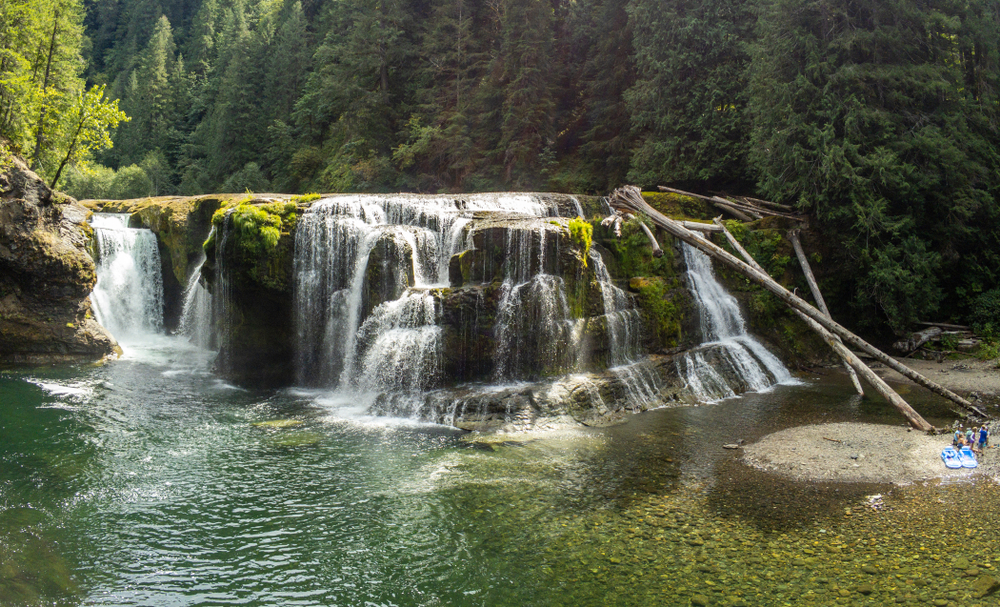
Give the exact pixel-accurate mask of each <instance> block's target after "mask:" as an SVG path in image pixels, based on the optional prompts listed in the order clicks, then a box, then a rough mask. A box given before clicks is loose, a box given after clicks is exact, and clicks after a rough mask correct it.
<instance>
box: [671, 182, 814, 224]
mask: <svg viewBox="0 0 1000 607" xmlns="http://www.w3.org/2000/svg"><path fill="white" fill-rule="evenodd" d="M657 187H658V188H659V190H660V191H661V192H671V193H674V194H680V195H682V196H690V197H692V198H699V199H701V200H705V201H707V202H710V203H712V204H713V205H715V206H716V207H718V208H720V209H722V210H723V211H726V212H728V213H730V214H731V215H732V216H734V217H736V218H737V219H739V220H740V221H754V220H756V219H761V218H763V217H764V216H765V215H767V216H771V217H786V218H788V219H794V220H796V221H804V218H803V217H801V216H799V215H794V214H792V213H784V212H781V211H775V210H774V209H773V208H767V207H768V206H772V207H773V206H783V207H785V208H787V209H789V210H793V209H792V208H791V207H789V206H787V205H777V204H776V203H767V202H766V201H761V200H757V199H756V198H738V199H734V198H722V197H721V196H704V195H702V194H695V193H694V192H688V191H685V190H678V189H677V188H668V187H667V186H665V185H661V186H657ZM761 202H763V203H765V204H763V205H761V204H757V203H761Z"/></svg>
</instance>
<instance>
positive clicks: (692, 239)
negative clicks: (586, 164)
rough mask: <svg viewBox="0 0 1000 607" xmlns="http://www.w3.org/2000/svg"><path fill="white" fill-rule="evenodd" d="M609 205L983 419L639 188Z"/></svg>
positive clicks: (618, 195) (622, 191) (964, 402)
mask: <svg viewBox="0 0 1000 607" xmlns="http://www.w3.org/2000/svg"><path fill="white" fill-rule="evenodd" d="M610 204H611V206H612V207H615V208H619V209H624V210H627V211H629V212H632V213H645V214H646V215H648V216H649V217H650V219H652V220H653V223H654V224H656V225H658V226H660V227H662V228H663V229H664V230H666V231H667V232H668V233H669V234H670V235H671V236H674V237H675V238H678V239H680V240H681V241H683V242H686V243H688V244H690V245H691V246H693V247H697V248H698V249H699V250H701V251H702V252H703V253H705V254H706V255H708V256H710V257H712V258H713V259H717V260H719V261H721V262H722V263H724V264H726V265H727V266H729V267H731V268H733V269H734V270H736V271H737V272H740V273H741V274H743V275H744V276H746V277H747V278H749V279H750V280H753V281H754V282H757V283H759V284H760V285H761V286H763V287H764V288H765V289H767V290H768V291H770V292H771V293H774V295H775V296H777V297H778V299H780V300H781V301H783V302H785V303H786V304H787V305H789V306H791V307H793V308H796V309H798V310H800V311H801V312H802V313H803V314H805V315H806V316H808V317H810V318H812V319H813V320H815V321H816V322H817V323H818V324H820V325H821V326H823V327H824V328H825V329H826V330H828V331H830V332H832V333H834V334H836V335H837V336H839V337H840V338H841V339H842V340H843V341H844V342H845V343H846V344H849V345H851V346H853V347H855V348H858V349H859V350H862V351H863V352H866V353H868V354H869V355H871V357H872V358H874V359H875V360H877V361H879V362H881V363H882V364H884V365H886V366H887V367H889V368H891V369H893V370H895V371H897V372H899V373H900V374H902V375H903V376H904V377H907V378H909V379H911V380H913V381H914V382H916V383H918V384H920V385H921V386H923V387H925V388H927V389H928V390H930V391H931V392H934V393H935V394H938V395H940V396H943V397H944V398H947V399H948V400H950V401H952V402H954V403H955V404H957V405H958V406H960V407H962V408H963V409H965V410H966V411H969V412H970V413H974V414H976V415H979V416H982V417H986V414H985V413H983V412H982V411H980V410H979V409H978V408H977V407H975V406H974V405H973V404H972V403H970V402H969V401H967V400H966V399H964V398H962V397H961V396H959V395H957V394H955V393H954V392H952V391H951V390H948V389H947V388H945V387H943V386H941V385H939V384H937V383H935V382H932V381H931V380H929V379H927V378H926V377H924V376H923V375H921V374H919V373H917V372H916V371H914V370H912V369H910V368H909V367H907V366H905V365H903V364H902V363H900V362H899V361H897V360H896V359H894V358H892V357H891V356H889V355H887V354H885V353H884V352H882V351H881V350H879V349H878V348H876V347H874V346H872V345H871V344H869V343H868V342H866V341H865V340H863V339H861V338H860V337H858V336H857V335H855V334H854V333H851V332H850V331H848V330H847V329H845V328H844V327H842V326H841V325H840V324H838V323H836V322H835V321H833V320H831V319H829V318H827V317H825V316H824V315H823V313H822V312H820V311H819V310H817V309H816V308H814V307H813V306H811V305H809V304H808V303H807V302H806V301H805V300H803V299H802V298H800V297H798V296H797V295H795V294H794V293H791V292H789V291H788V290H787V289H785V288H784V287H782V286H781V285H780V284H778V283H777V282H776V281H775V280H774V279H772V278H771V277H770V276H768V275H767V273H766V272H761V271H759V270H757V269H755V268H753V267H751V266H750V265H748V264H747V263H745V262H743V261H740V260H739V259H737V258H736V257H734V256H732V255H731V254H729V253H728V252H726V251H725V250H724V249H722V248H721V247H719V246H717V245H715V244H713V243H711V242H708V241H706V240H705V239H703V238H699V237H698V236H696V235H695V234H694V233H692V232H691V231H689V230H687V229H685V228H684V227H683V226H681V225H680V224H678V223H677V222H676V221H674V220H672V219H670V218H669V217H667V216H666V215H664V214H663V213H660V212H659V211H657V210H656V209H654V208H653V207H651V206H649V205H648V204H647V203H646V201H645V200H643V199H642V195H641V193H640V191H639V188H637V187H635V186H625V187H622V188H618V189H617V190H615V191H614V193H612V195H611V199H610Z"/></svg>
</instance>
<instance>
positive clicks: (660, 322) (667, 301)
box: [629, 276, 682, 348]
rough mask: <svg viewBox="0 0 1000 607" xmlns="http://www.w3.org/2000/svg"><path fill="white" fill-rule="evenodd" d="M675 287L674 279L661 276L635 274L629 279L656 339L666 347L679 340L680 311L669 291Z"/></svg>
mask: <svg viewBox="0 0 1000 607" xmlns="http://www.w3.org/2000/svg"><path fill="white" fill-rule="evenodd" d="M676 287H677V282H676V281H669V280H667V279H665V278H663V277H661V276H651V277H643V276H636V277H633V278H632V279H631V280H630V281H629V288H630V289H631V290H632V291H634V292H635V293H636V299H638V302H639V307H640V308H641V309H642V311H643V314H644V315H645V316H646V320H647V325H648V327H649V328H650V329H651V330H652V331H653V333H654V334H655V336H656V341H657V342H658V343H659V344H660V345H662V346H664V347H668V348H673V347H676V346H677V344H678V343H680V340H681V320H682V319H681V316H682V312H681V309H680V307H679V306H678V305H677V304H676V303H675V302H674V301H673V299H671V297H670V291H671V290H673V289H674V288H676Z"/></svg>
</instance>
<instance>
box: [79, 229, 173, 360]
mask: <svg viewBox="0 0 1000 607" xmlns="http://www.w3.org/2000/svg"><path fill="white" fill-rule="evenodd" d="M128 220H129V215H128V214H120V213H95V214H94V216H93V217H92V219H91V226H93V228H94V235H95V237H96V241H97V284H95V285H94V292H93V294H92V297H91V301H92V302H93V306H94V315H95V316H96V317H97V321H98V322H99V323H101V324H102V325H103V326H104V327H105V328H106V329H108V331H110V332H111V334H112V335H114V336H115V338H116V339H117V340H118V341H119V342H123V341H125V342H127V341H129V340H136V339H141V338H142V337H143V336H148V335H150V334H155V333H160V332H162V330H163V279H162V277H161V275H160V272H161V267H160V253H159V250H158V249H157V244H156V236H154V235H153V233H152V232H150V231H149V230H145V229H134V228H129V227H128Z"/></svg>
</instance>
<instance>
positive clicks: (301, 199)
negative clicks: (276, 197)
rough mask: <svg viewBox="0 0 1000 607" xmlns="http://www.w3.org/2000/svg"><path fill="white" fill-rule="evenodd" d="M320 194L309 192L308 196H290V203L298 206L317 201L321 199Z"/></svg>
mask: <svg viewBox="0 0 1000 607" xmlns="http://www.w3.org/2000/svg"><path fill="white" fill-rule="evenodd" d="M322 197H323V195H322V194H317V193H316V192H309V193H308V194H302V195H301V196H292V200H291V203H292V204H299V203H304V202H312V201H314V200H319V199H320V198H322Z"/></svg>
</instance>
